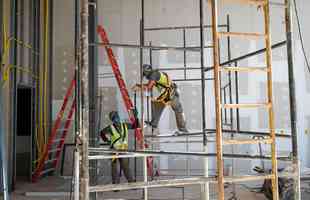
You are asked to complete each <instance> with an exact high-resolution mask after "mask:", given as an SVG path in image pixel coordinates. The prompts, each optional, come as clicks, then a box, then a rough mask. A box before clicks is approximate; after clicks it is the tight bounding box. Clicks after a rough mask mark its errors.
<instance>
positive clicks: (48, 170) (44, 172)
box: [41, 168, 55, 175]
mask: <svg viewBox="0 0 310 200" xmlns="http://www.w3.org/2000/svg"><path fill="white" fill-rule="evenodd" d="M52 171H55V168H49V169H46V170H43V171H42V172H41V175H43V174H47V173H49V172H52Z"/></svg>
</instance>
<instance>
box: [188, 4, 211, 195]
mask: <svg viewBox="0 0 310 200" xmlns="http://www.w3.org/2000/svg"><path fill="white" fill-rule="evenodd" d="M199 25H200V66H201V104H202V105H201V106H202V111H201V112H202V116H201V117H202V132H203V151H204V152H205V153H207V152H208V147H207V136H206V107H205V103H206V98H205V71H204V68H205V67H204V66H205V60H204V46H205V45H204V44H205V41H204V40H205V39H204V1H203V0H199ZM184 35H185V34H184ZM185 53H186V52H185ZM208 165H209V162H208V158H207V157H204V176H205V177H208V176H209V173H208V172H209V166H208ZM201 186H202V187H201V192H202V195H201V197H202V200H208V199H209V184H208V183H204V184H202V185H201Z"/></svg>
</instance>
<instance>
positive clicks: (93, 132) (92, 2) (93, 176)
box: [88, 0, 99, 200]
mask: <svg viewBox="0 0 310 200" xmlns="http://www.w3.org/2000/svg"><path fill="white" fill-rule="evenodd" d="M88 2H89V18H88V24H89V27H88V28H89V29H88V31H89V41H90V43H96V42H97V31H96V30H97V9H96V4H97V0H89V1H88ZM97 74H98V49H97V46H95V45H94V46H90V47H89V77H88V84H89V145H90V146H91V147H97V146H98V141H99V140H98V131H99V130H98V129H96V123H97V121H98V117H97V116H98V114H97V113H98V112H97V109H98V105H97V96H98V78H97V77H98V76H97ZM89 165H90V184H91V185H94V184H97V168H98V161H97V160H91V161H90V162H89ZM90 199H91V200H96V199H97V193H91V194H90Z"/></svg>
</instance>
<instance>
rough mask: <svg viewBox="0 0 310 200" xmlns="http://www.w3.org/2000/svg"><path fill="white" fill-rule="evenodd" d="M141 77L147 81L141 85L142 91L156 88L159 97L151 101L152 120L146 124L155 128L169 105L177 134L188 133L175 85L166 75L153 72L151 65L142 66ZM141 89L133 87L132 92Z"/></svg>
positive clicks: (156, 71) (139, 86)
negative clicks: (172, 112) (174, 119)
mask: <svg viewBox="0 0 310 200" xmlns="http://www.w3.org/2000/svg"><path fill="white" fill-rule="evenodd" d="M143 76H144V77H145V78H146V79H147V80H148V83H147V84H143V90H152V89H153V87H156V89H157V90H158V92H159V93H160V95H159V96H158V97H157V98H156V99H155V100H152V120H151V121H150V122H147V124H148V125H151V126H152V127H153V128H157V126H158V122H159V120H160V117H161V114H162V112H163V110H164V108H165V107H166V106H167V105H170V106H171V108H172V110H173V111H174V113H175V118H176V122H177V127H178V132H176V133H175V134H178V133H188V130H187V128H186V121H185V116H184V112H183V107H182V104H181V102H180V93H179V91H178V89H177V85H176V84H175V83H174V82H172V81H171V80H170V78H169V76H168V74H166V73H164V72H160V71H158V70H154V69H153V68H152V66H151V65H149V64H145V65H143ZM139 89H141V85H140V84H136V85H135V86H134V87H133V90H134V91H137V90H139Z"/></svg>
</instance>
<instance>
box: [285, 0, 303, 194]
mask: <svg viewBox="0 0 310 200" xmlns="http://www.w3.org/2000/svg"><path fill="white" fill-rule="evenodd" d="M285 5H286V6H285V30H286V47H287V63H288V84H289V96H290V97H289V98H290V111H291V112H290V119H291V132H292V152H293V165H294V166H293V169H294V173H295V175H294V196H295V198H294V199H296V200H299V199H300V173H299V158H298V140H297V116H296V113H297V108H296V92H295V77H294V62H293V33H292V31H293V27H292V26H293V24H292V14H291V11H292V3H291V0H285Z"/></svg>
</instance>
